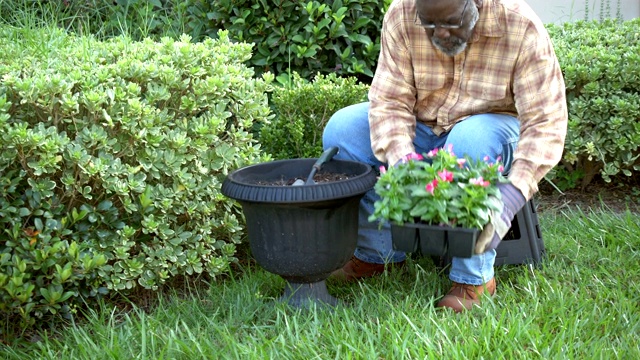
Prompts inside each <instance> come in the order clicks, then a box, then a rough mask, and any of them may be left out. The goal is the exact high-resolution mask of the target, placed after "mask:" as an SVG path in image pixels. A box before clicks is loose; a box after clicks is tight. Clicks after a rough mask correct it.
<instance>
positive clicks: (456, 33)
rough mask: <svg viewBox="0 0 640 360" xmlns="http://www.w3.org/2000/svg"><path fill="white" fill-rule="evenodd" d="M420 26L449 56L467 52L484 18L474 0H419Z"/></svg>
mask: <svg viewBox="0 0 640 360" xmlns="http://www.w3.org/2000/svg"><path fill="white" fill-rule="evenodd" d="M416 9H417V11H416V21H415V23H416V25H417V26H422V27H424V28H425V30H426V32H427V35H428V36H429V37H430V38H431V43H432V44H433V45H434V46H435V47H436V48H437V49H438V50H440V51H442V52H443V53H444V54H446V55H448V56H455V55H458V54H459V53H461V52H462V51H464V49H465V48H466V47H467V41H469V38H470V37H471V34H472V33H473V29H474V27H475V25H476V23H477V21H478V17H479V16H480V14H479V12H478V8H477V6H476V4H475V3H474V1H473V0H453V1H452V0H416Z"/></svg>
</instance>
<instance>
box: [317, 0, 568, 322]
mask: <svg viewBox="0 0 640 360" xmlns="http://www.w3.org/2000/svg"><path fill="white" fill-rule="evenodd" d="M566 128H567V108H566V99H565V86H564V80H563V78H562V73H561V71H560V67H559V64H558V60H557V58H556V56H555V52H554V50H553V45H552V43H551V40H550V39H549V36H548V34H547V32H546V30H545V28H544V26H543V24H542V22H541V21H540V19H539V18H538V17H537V16H536V15H535V13H534V12H533V11H532V10H531V8H530V7H529V6H528V5H527V4H526V3H525V2H524V1H523V0H396V1H394V2H393V4H391V6H390V7H389V9H388V11H387V13H386V15H385V18H384V22H383V26H382V37H381V51H380V57H379V60H378V66H377V71H376V74H375V76H374V78H373V82H372V84H371V89H370V92H369V102H366V103H362V104H357V105H353V106H350V107H347V108H344V109H341V110H340V111H338V112H337V113H336V114H334V116H333V117H332V118H331V120H330V121H329V122H328V124H327V126H326V128H325V131H324V135H323V144H324V146H325V148H327V147H330V146H338V147H339V148H340V152H339V154H338V156H336V158H338V159H351V160H356V161H361V162H365V163H368V164H370V165H371V166H374V167H375V168H378V167H379V166H381V165H385V166H393V165H394V164H397V163H398V162H399V161H402V159H403V158H405V157H407V156H410V155H411V154H413V153H415V152H417V153H424V152H427V151H429V150H431V149H433V148H436V147H443V146H445V145H447V146H448V145H449V144H452V145H453V149H454V151H455V153H456V154H458V155H459V156H462V155H464V154H466V155H468V156H470V157H472V158H475V159H483V158H485V156H488V157H489V159H490V161H495V160H496V159H498V158H499V157H501V158H502V161H503V163H504V165H505V172H506V173H508V179H509V180H510V183H508V184H503V185H500V192H501V198H502V201H503V204H504V210H503V211H502V213H500V214H496V216H494V217H493V218H492V220H491V223H490V224H489V225H487V226H486V227H485V229H483V231H482V234H481V235H480V237H479V240H478V243H479V245H478V247H477V248H476V255H474V256H473V257H471V258H453V260H452V264H451V269H450V273H449V277H450V279H451V280H452V281H453V286H452V288H451V290H450V291H449V293H448V294H447V295H446V296H444V298H443V299H441V300H440V301H439V302H438V304H437V306H438V307H445V308H451V309H453V310H454V311H456V312H462V311H464V310H467V309H470V308H472V307H473V306H474V305H479V304H480V300H481V296H483V295H486V294H487V293H488V294H489V295H493V294H494V293H495V289H496V282H495V279H494V268H493V265H494V263H495V255H496V252H495V248H496V247H497V245H498V244H499V242H500V240H501V239H502V238H503V237H504V235H505V234H506V232H507V231H508V229H509V227H510V225H511V221H512V220H513V217H514V215H515V214H516V213H517V212H518V211H519V210H520V209H521V208H522V207H523V206H524V204H525V202H526V201H527V200H528V199H530V198H531V197H532V196H533V194H534V193H535V192H536V191H537V189H538V188H537V183H538V182H539V181H540V180H541V179H542V177H543V176H544V175H545V174H546V173H547V172H548V171H549V170H550V169H551V168H552V167H553V166H555V165H556V164H557V163H558V161H559V160H560V158H561V155H562V151H563V148H564V139H565V135H566ZM516 145H517V146H516ZM376 199H377V195H376V194H375V192H374V191H373V190H371V191H369V192H367V193H366V194H365V196H364V197H363V199H362V201H361V205H360V225H359V227H360V228H359V235H358V247H357V249H356V251H355V254H354V257H353V258H352V259H351V260H350V261H349V262H348V263H347V264H346V265H345V266H344V267H343V268H342V269H339V270H337V271H336V272H334V273H333V274H332V277H333V278H339V279H342V280H344V281H354V280H359V279H363V278H367V277H370V276H373V275H378V274H381V273H382V272H383V271H384V270H385V264H386V266H387V267H388V266H390V265H391V266H396V267H399V266H402V265H403V264H404V261H405V258H406V255H405V254H404V253H403V252H398V251H394V250H393V248H392V243H391V235H390V231H389V226H388V224H387V225H386V226H385V227H383V229H382V230H379V228H378V223H377V222H368V220H367V218H368V216H369V214H371V213H372V211H373V203H374V202H375V201H376Z"/></svg>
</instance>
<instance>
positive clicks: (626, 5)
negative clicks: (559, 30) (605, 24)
mask: <svg viewBox="0 0 640 360" xmlns="http://www.w3.org/2000/svg"><path fill="white" fill-rule="evenodd" d="M526 2H527V3H528V4H529V5H530V6H531V8H532V9H533V10H534V11H535V12H536V13H537V14H538V16H540V19H542V22H544V23H562V22H565V21H576V20H584V19H585V13H587V12H588V16H587V18H588V19H589V20H599V19H600V15H601V11H600V10H601V7H602V9H603V10H604V14H603V15H605V17H611V18H616V17H617V14H618V9H620V14H621V15H622V18H623V19H624V20H630V19H633V18H637V17H640V0H526ZM586 4H588V8H585V5H586ZM607 4H608V5H609V9H608V10H607ZM607 12H608V13H609V16H606V15H607Z"/></svg>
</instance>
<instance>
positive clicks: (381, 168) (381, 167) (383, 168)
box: [378, 165, 387, 174]
mask: <svg viewBox="0 0 640 360" xmlns="http://www.w3.org/2000/svg"><path fill="white" fill-rule="evenodd" d="M378 169H380V174H385V173H386V172H387V168H385V167H384V165H380V167H379V168H378Z"/></svg>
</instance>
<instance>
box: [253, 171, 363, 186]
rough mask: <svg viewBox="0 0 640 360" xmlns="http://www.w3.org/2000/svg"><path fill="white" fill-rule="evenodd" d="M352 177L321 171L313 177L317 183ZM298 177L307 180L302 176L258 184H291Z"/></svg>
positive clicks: (258, 183) (259, 183)
mask: <svg viewBox="0 0 640 360" xmlns="http://www.w3.org/2000/svg"><path fill="white" fill-rule="evenodd" d="M351 177H352V176H350V175H347V174H344V173H339V174H337V173H329V172H319V173H317V174H315V176H314V177H313V181H315V182H316V183H317V184H321V183H327V182H335V181H342V180H347V179H349V178H351ZM298 179H301V180H302V181H305V182H306V181H307V177H301V178H291V179H282V180H278V181H257V182H256V185H267V186H291V185H293V183H294V182H295V181H296V180H298Z"/></svg>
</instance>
